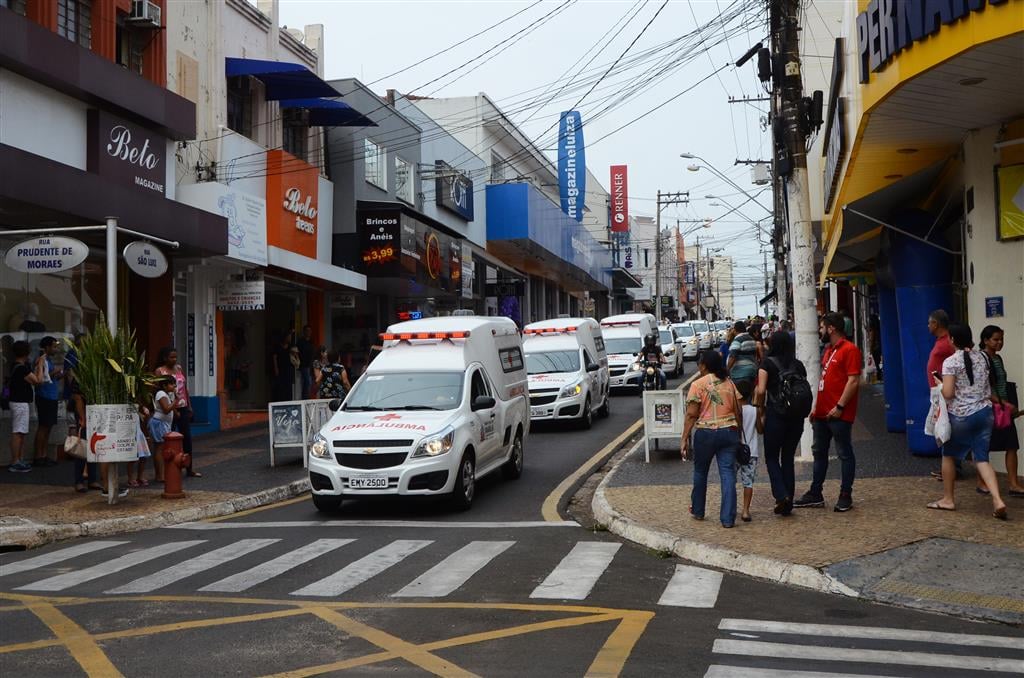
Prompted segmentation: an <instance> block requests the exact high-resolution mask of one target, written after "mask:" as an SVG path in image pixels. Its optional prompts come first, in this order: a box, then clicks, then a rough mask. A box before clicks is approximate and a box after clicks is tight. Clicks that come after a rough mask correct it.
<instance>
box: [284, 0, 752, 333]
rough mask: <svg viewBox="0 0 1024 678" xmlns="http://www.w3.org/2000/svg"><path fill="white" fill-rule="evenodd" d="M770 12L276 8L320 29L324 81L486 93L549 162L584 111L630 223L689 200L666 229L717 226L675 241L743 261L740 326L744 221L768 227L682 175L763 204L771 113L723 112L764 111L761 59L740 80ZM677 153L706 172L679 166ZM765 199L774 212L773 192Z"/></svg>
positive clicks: (722, 5) (629, 6)
mask: <svg viewBox="0 0 1024 678" xmlns="http://www.w3.org/2000/svg"><path fill="white" fill-rule="evenodd" d="M765 6H766V3H764V2H763V1H762V0H671V1H669V2H667V3H666V2H664V0H623V1H619V0H539V1H538V0H526V1H524V2H513V1H508V0H464V1H462V0H460V1H456V0H447V1H440V0H418V1H415V2H408V1H389V0H373V1H370V2H363V1H351V0H281V23H282V24H283V25H286V26H291V27H294V28H300V29H301V28H302V27H304V26H305V25H308V24H317V23H319V24H323V25H324V35H325V43H326V48H325V58H324V62H325V67H324V74H325V77H326V79H328V80H331V79H335V78H345V77H356V78H359V79H360V80H361V81H362V82H363V83H365V84H367V85H369V86H370V88H371V89H372V90H374V91H375V92H377V93H379V94H382V95H383V94H384V92H385V91H386V90H387V89H395V90H398V91H399V92H402V93H405V94H410V93H411V94H417V95H421V96H471V95H475V94H477V93H478V92H484V93H486V94H487V95H488V96H489V97H490V98H491V99H492V100H494V101H495V102H496V103H497V104H498V106H499V107H501V108H502V109H503V110H504V111H505V113H506V114H508V115H509V117H510V118H511V119H512V120H513V121H514V122H516V124H518V125H519V126H520V128H521V129H523V130H524V131H525V132H526V133H527V134H528V135H529V136H530V137H531V138H533V139H534V140H535V141H536V142H538V146H540V147H541V148H543V149H546V150H547V149H552V150H553V147H554V145H555V143H554V139H555V135H556V134H557V121H558V115H559V112H560V111H563V110H568V109H569V107H571V106H573V105H576V109H577V110H580V111H581V113H582V116H583V123H584V141H585V143H586V158H587V166H588V168H589V169H590V171H591V172H593V174H594V175H595V176H596V177H597V178H598V179H600V180H601V183H602V184H603V185H604V187H605V188H606V189H607V188H608V187H609V185H608V175H609V166H610V165H614V164H625V165H628V167H629V201H630V202H629V207H630V212H631V213H634V214H646V215H652V216H653V215H654V213H655V195H656V193H657V191H659V190H661V191H665V192H675V191H690V199H691V202H690V203H689V204H687V205H679V206H676V205H673V206H668V207H665V208H664V209H663V211H662V219H663V223H669V224H671V223H673V222H674V221H675V220H676V219H681V220H694V221H697V222H699V221H702V220H704V219H707V218H711V219H715V218H717V217H721V221H715V222H713V223H712V225H711V226H710V227H709V228H706V229H705V228H701V227H700V224H699V223H683V224H681V227H682V230H683V231H684V233H685V232H687V231H691V230H693V229H698V231H699V232H694V233H693V234H691V235H688V236H687V237H686V238H685V241H686V243H687V244H688V245H690V244H692V243H693V242H694V240H695V238H696V237H697V236H698V235H699V236H700V238H701V243H702V247H705V246H707V247H711V248H717V247H722V248H724V251H723V252H721V253H720V254H723V255H728V256H732V257H733V258H734V265H735V273H734V275H735V290H734V298H735V304H736V315H737V316H746V315H747V314H750V313H753V312H754V304H755V303H756V302H755V296H757V297H760V296H763V290H764V282H763V276H762V272H761V271H762V256H761V245H760V243H759V242H758V238H757V235H756V234H757V230H756V228H755V227H754V226H753V225H752V224H751V223H750V222H749V220H755V221H756V220H759V219H763V218H765V217H767V216H769V213H768V211H767V210H766V209H763V208H761V207H759V206H757V205H756V204H755V203H753V202H748V203H747V204H746V205H743V206H742V207H740V209H738V210H737V211H734V212H732V213H731V214H727V213H729V212H730V209H731V207H730V206H728V205H731V206H736V205H739V204H740V203H742V202H743V201H745V200H746V199H747V197H746V196H745V195H742V194H740V193H739V192H738V191H737V190H736V189H735V188H734V187H732V186H730V185H728V184H727V183H726V182H724V181H723V180H721V179H720V178H718V177H717V176H716V175H715V174H714V173H713V172H711V171H710V170H709V169H706V168H702V169H699V170H698V171H696V172H693V171H688V169H687V166H688V165H691V164H694V163H698V164H701V165H704V164H709V165H710V166H712V167H714V168H716V169H717V170H719V171H721V172H723V173H725V174H726V175H727V176H728V177H729V178H731V179H732V180H733V181H734V182H735V183H736V184H737V185H738V186H739V187H740V188H742V189H744V190H745V191H747V192H748V193H751V194H754V195H757V194H758V193H759V192H761V191H762V189H763V188H764V187H759V186H755V185H753V184H752V183H751V180H750V169H749V167H746V166H743V165H739V166H737V165H735V161H736V160H737V159H755V160H757V159H768V158H769V157H770V156H769V144H768V140H767V137H766V134H765V132H764V129H763V118H764V117H765V116H766V115H767V106H768V103H767V102H748V103H729V101H728V98H729V97H734V98H757V97H764V96H766V95H765V92H764V90H763V89H762V88H761V85H760V83H759V82H758V80H757V76H756V59H754V60H752V61H750V62H749V63H747V64H745V65H744V66H743V67H742V68H739V69H736V68H734V66H733V65H732V64H733V63H735V61H736V60H737V59H738V58H739V56H740V55H742V54H743V53H744V52H745V51H746V50H747V49H748V48H749V47H750V46H751V45H753V44H755V43H757V42H759V41H762V40H766V27H765V20H766V9H765ZM510 17H511V18H510ZM719 17H732V18H731V19H730V20H729V21H728V22H726V21H725V20H724V19H722V18H719ZM716 18H718V19H716ZM503 20H504V21H503ZM499 22H502V23H500V24H499ZM723 23H724V24H725V25H723ZM494 24H499V25H497V26H494ZM698 26H700V27H703V28H702V30H701V31H699V32H698V31H697V30H696V29H697V28H698ZM485 29H490V30H485ZM481 31H483V33H482V34H480V35H477V36H476V37H472V36H474V35H475V34H477V33H480V32H481ZM463 41H465V42H463ZM460 42H463V44H461V45H458V46H455V47H453V46H454V45H456V44H457V43H460ZM766 44H767V43H766ZM450 47H451V48H452V49H449V50H448V51H445V52H444V53H442V54H440V55H438V56H436V57H433V58H430V59H427V57H431V56H432V55H434V54H435V53H437V52H440V51H442V50H446V49H447V48H450ZM424 59H426V60H425V61H424V62H423V63H420V64H418V65H417V62H419V61H421V60H424ZM616 61H618V64H617V65H616V66H615V67H614V68H613V64H615V63H616ZM609 69H611V70H610V72H609V73H608V75H607V76H605V77H604V79H600V78H601V76H602V75H604V74H605V72H606V71H609ZM450 71H451V73H449V72H450ZM445 74H448V75H445ZM442 76H443V77H442ZM599 79H600V80H599ZM591 86H594V89H593V91H592V92H589V93H587V90H588V89H590V87H591ZM581 99H582V100H581ZM670 99H671V100H670ZM577 104H578V105H577ZM659 106H660V107H659ZM656 107H659V108H657V110H653V112H651V111H652V109H655V108H656ZM642 115H643V116H644V117H642V118H640V119H639V120H638V121H636V122H633V123H632V124H627V123H630V122H631V121H633V120H634V119H636V118H638V117H639V116H642ZM624 125H625V127H623V126H624ZM620 128H621V129H620ZM684 152H687V153H692V154H695V155H698V156H701V157H702V158H704V159H705V160H706V161H707V163H703V162H700V161H696V160H686V159H682V158H680V157H679V155H680V153H684ZM481 155H482V156H483V157H487V154H486V153H481ZM549 155H550V156H551V157H552V159H554V158H555V154H554V153H553V152H549ZM708 195H711V196H719V197H720V198H721V199H719V200H713V199H709V198H706V197H705V196H708ZM758 199H759V200H760V202H762V203H763V204H764V205H766V206H768V207H771V204H772V198H771V191H770V190H769V191H765V192H763V193H760V195H759V196H758ZM713 203H717V205H716V204H713ZM723 215H724V216H723ZM764 225H765V226H769V225H770V222H764ZM765 240H766V238H765V236H763V235H762V236H761V241H762V242H763V241H765ZM770 266H771V264H770V262H769V267H770ZM744 285H745V286H746V289H745V290H743V289H742V287H743V286H744Z"/></svg>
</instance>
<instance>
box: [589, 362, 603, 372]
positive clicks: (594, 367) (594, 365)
mask: <svg viewBox="0 0 1024 678" xmlns="http://www.w3.org/2000/svg"><path fill="white" fill-rule="evenodd" d="M599 369H601V366H600V365H598V364H597V363H590V364H589V365H587V372H597V371H598V370H599Z"/></svg>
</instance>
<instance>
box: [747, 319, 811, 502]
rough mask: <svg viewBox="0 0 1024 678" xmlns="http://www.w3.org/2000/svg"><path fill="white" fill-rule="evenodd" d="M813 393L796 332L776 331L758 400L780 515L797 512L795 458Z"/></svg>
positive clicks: (762, 372)
mask: <svg viewBox="0 0 1024 678" xmlns="http://www.w3.org/2000/svg"><path fill="white" fill-rule="evenodd" d="M813 397H814V396H813V394H812V392H811V386H810V384H809V383H808V382H807V370H806V369H805V368H804V365H803V363H802V362H800V361H799V360H797V359H796V345H795V343H794V342H793V336H792V335H791V334H790V333H789V332H775V333H773V334H772V336H771V339H770V340H769V342H768V355H767V356H766V357H765V359H764V361H763V362H762V363H761V366H760V368H759V369H758V371H757V392H756V393H755V395H754V402H755V403H757V406H758V407H759V408H763V409H764V460H765V464H766V466H767V467H768V477H769V478H770V479H771V484H772V496H773V497H775V513H776V514H777V515H780V516H788V515H790V514H791V513H792V512H793V495H794V494H795V492H796V468H795V464H794V459H795V457H796V448H797V446H798V445H799V444H800V436H802V435H803V432H804V420H805V419H806V418H807V415H808V414H809V413H810V411H811V404H812V402H813Z"/></svg>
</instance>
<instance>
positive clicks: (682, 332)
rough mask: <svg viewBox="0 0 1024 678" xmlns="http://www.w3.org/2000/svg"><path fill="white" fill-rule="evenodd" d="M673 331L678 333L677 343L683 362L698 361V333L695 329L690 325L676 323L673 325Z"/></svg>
mask: <svg viewBox="0 0 1024 678" xmlns="http://www.w3.org/2000/svg"><path fill="white" fill-rule="evenodd" d="M672 329H674V330H675V331H676V337H677V338H676V341H677V342H680V343H679V344H678V346H679V350H680V352H681V353H682V356H683V358H682V359H683V360H684V361H685V360H696V359H697V353H698V352H699V351H698V346H697V345H698V343H699V340H698V339H697V333H696V332H694V331H693V327H691V326H690V323H676V324H674V325H672Z"/></svg>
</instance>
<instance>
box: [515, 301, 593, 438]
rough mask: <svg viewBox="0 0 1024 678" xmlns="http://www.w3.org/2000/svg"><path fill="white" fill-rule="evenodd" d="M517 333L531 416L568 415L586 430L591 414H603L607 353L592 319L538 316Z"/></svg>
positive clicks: (591, 420) (552, 417)
mask: <svg viewBox="0 0 1024 678" xmlns="http://www.w3.org/2000/svg"><path fill="white" fill-rule="evenodd" d="M523 334H524V335H525V339H524V341H523V353H524V354H525V355H526V374H527V377H528V387H529V390H530V419H531V421H541V420H559V419H560V420H565V419H569V420H574V421H577V422H579V424H580V427H581V428H585V429H587V428H590V427H591V425H592V424H593V422H594V415H595V414H597V415H598V416H601V417H607V416H608V413H609V400H610V399H611V389H610V388H609V384H608V356H607V354H605V345H604V338H603V337H602V335H601V326H600V325H598V324H597V321H596V320H594V319H593V318H559V319H557V320H542V321H540V322H536V323H530V324H529V325H527V326H526V327H525V328H523Z"/></svg>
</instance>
